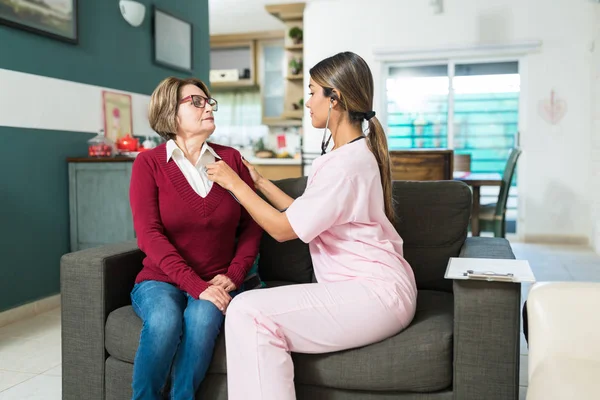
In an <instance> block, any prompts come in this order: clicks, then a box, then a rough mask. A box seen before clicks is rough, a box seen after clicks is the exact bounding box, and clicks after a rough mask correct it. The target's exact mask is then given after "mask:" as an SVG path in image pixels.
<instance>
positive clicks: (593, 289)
mask: <svg viewBox="0 0 600 400" xmlns="http://www.w3.org/2000/svg"><path fill="white" fill-rule="evenodd" d="M599 304H600V283H598V282H545V283H536V284H534V285H533V287H532V288H531V290H530V291H529V296H528V299H527V309H528V317H529V328H530V330H529V340H530V342H529V343H530V346H529V389H528V391H527V398H528V399H530V400H541V399H545V400H551V399H578V400H583V399H597V398H598V393H600V381H599V380H598V377H599V376H600V341H598V337H597V336H596V334H597V332H598V330H599V329H600V314H599V313H598V305H599Z"/></svg>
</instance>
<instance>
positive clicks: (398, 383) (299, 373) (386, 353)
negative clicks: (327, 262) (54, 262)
mask: <svg viewBox="0 0 600 400" xmlns="http://www.w3.org/2000/svg"><path fill="white" fill-rule="evenodd" d="M281 284H284V283H283V282H281ZM267 285H268V283H267ZM258 290H260V289H258ZM452 324H453V297H452V295H451V294H449V293H445V292H436V291H420V292H419V294H418V298H417V313H416V315H415V318H414V320H413V322H412V323H411V325H410V326H409V327H408V328H406V329H405V330H404V331H403V332H401V333H399V334H398V335H396V336H393V337H391V338H389V339H386V340H383V341H381V342H379V343H375V344H372V345H370V346H366V347H362V348H357V349H352V350H346V351H342V352H336V353H330V354H293V355H292V357H293V359H294V365H295V374H296V377H295V380H296V382H298V383H301V384H307V385H316V386H325V387H331V388H344V389H348V390H376V391H383V390H393V391H409V392H431V391H436V390H442V389H444V388H447V387H449V386H450V385H451V384H452V337H453V335H452ZM141 327H142V323H141V320H140V319H139V318H138V317H137V315H136V314H135V312H134V311H133V309H132V308H131V306H126V307H122V308H119V309H117V310H115V311H113V312H112V313H111V314H110V315H109V317H108V320H107V322H106V350H107V351H108V353H109V354H110V355H111V356H112V357H114V358H116V359H119V360H121V361H126V362H129V363H133V360H134V357H135V352H136V351H137V347H138V342H139V335H140V330H141ZM226 365H227V364H226V358H225V335H224V334H223V333H221V334H220V335H219V337H218V339H217V343H216V347H215V351H214V355H213V361H212V363H211V366H210V369H209V371H208V372H209V373H213V374H215V373H216V374H224V373H226V371H227V366H226Z"/></svg>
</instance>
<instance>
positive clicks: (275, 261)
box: [61, 178, 521, 400]
mask: <svg viewBox="0 0 600 400" xmlns="http://www.w3.org/2000/svg"><path fill="white" fill-rule="evenodd" d="M277 184H278V185H279V186H280V187H281V188H282V189H283V190H284V191H286V192H287V193H289V194H290V195H291V196H292V197H297V196H299V195H300V194H301V193H302V192H303V190H304V187H305V185H306V179H305V178H299V179H288V180H283V181H279V182H277ZM394 201H395V207H396V210H397V214H398V222H397V225H396V228H397V230H398V231H399V233H400V235H401V236H402V237H403V239H404V242H405V246H404V250H405V257H406V259H407V260H408V261H409V262H410V264H411V266H412V268H413V269H414V272H415V275H416V279H417V284H418V288H419V294H418V304H417V313H416V316H415V318H414V320H413V322H412V324H411V325H410V326H409V327H408V328H407V329H406V330H404V331H403V332H401V333H400V334H398V335H396V336H394V337H391V338H389V339H387V340H384V341H382V342H379V343H375V344H372V345H370V346H366V347H363V348H358V349H353V350H348V351H342V352H339V353H331V354H321V355H307V354H293V358H294V365H295V382H296V391H297V395H298V399H311V400H320V399H322V400H338V399H344V400H346V399H347V400H354V399H356V400H359V399H360V400H370V399H372V400H387V399H399V400H405V399H415V400H417V399H419V400H425V399H431V400H433V399H457V400H500V399H514V400H517V399H518V389H519V383H518V382H519V324H520V318H519V316H520V315H519V308H520V294H521V290H520V285H519V284H512V283H498V282H485V281H455V282H453V281H449V280H445V279H444V272H445V269H446V266H447V263H448V260H449V258H450V257H458V256H460V257H470V258H514V255H513V253H512V250H511V248H510V245H509V243H508V242H507V241H506V240H504V239H499V238H467V226H468V222H469V215H470V207H471V192H470V190H469V188H468V187H467V186H466V185H464V184H463V183H460V182H455V181H440V182H404V181H403V182H394ZM260 252H261V258H260V266H259V271H260V274H261V277H262V278H263V280H265V281H266V282H267V283H268V284H269V285H270V286H277V285H285V284H300V283H307V282H311V281H312V280H313V279H314V275H313V272H312V264H311V259H310V254H309V252H308V246H307V245H305V244H303V243H302V242H300V241H299V240H295V241H290V242H286V243H277V242H275V241H274V240H273V239H272V238H271V237H269V236H268V235H266V234H265V236H264V238H263V241H262V243H261V249H260ZM142 258H143V254H142V252H141V251H140V250H138V248H137V247H136V244H135V243H133V242H131V243H121V244H114V245H108V246H105V247H102V248H94V249H88V250H83V251H78V252H75V253H70V254H66V255H64V256H63V258H62V260H61V293H62V354H63V363H62V365H63V372H62V379H63V389H62V393H63V399H65V400H82V399H85V400H100V399H111V400H112V399H130V398H131V376H132V371H133V359H134V355H135V352H136V349H137V345H138V340H139V334H140V328H141V325H142V324H141V321H140V319H139V318H138V317H137V316H136V314H135V313H134V312H133V310H132V308H131V306H130V297H129V293H130V291H131V289H132V287H133V283H134V278H135V276H136V274H137V273H138V271H139V270H140V268H141V261H142ZM481 268H482V269H485V261H482V262H481ZM258 290H265V289H258ZM226 370H227V368H226V362H225V343H224V340H223V334H221V336H220V338H219V340H218V342H217V346H216V349H215V353H214V356H213V362H212V365H211V367H210V370H209V373H208V375H207V377H206V379H205V381H204V382H203V384H202V387H201V388H200V390H199V392H198V396H197V398H202V399H211V400H212V399H216V400H224V399H226V398H227V377H226Z"/></svg>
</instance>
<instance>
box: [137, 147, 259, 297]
mask: <svg viewBox="0 0 600 400" xmlns="http://www.w3.org/2000/svg"><path fill="white" fill-rule="evenodd" d="M210 146H211V147H212V148H213V149H214V150H215V151H216V153H217V154H218V155H219V157H221V159H223V161H225V162H226V163H227V164H228V165H229V166H230V167H231V168H232V169H233V170H234V171H236V172H237V173H238V174H239V175H240V176H241V177H242V179H243V180H244V181H245V182H246V183H247V184H248V185H250V187H253V184H252V178H251V177H250V173H249V172H248V169H247V168H246V167H245V166H244V164H243V163H242V160H241V155H240V153H239V152H238V151H237V150H235V149H232V148H230V147H225V146H219V145H216V144H212V143H211V145H210ZM166 153H167V150H166V145H165V144H162V145H160V146H157V147H156V148H154V149H152V150H148V151H145V152H143V153H140V154H139V155H138V156H137V158H136V160H135V161H134V163H133V170H132V173H131V184H130V189H129V198H130V202H131V210H132V213H133V225H134V228H135V232H136V234H137V240H138V246H139V248H140V249H141V250H142V251H143V252H144V253H145V255H146V257H145V259H144V262H143V264H144V267H143V269H142V270H141V271H140V273H139V274H138V276H137V278H136V283H139V282H142V281H145V280H156V281H162V282H168V283H171V284H173V285H175V286H177V287H178V288H179V289H181V290H183V291H186V292H187V293H189V294H190V295H191V296H192V297H194V298H196V299H197V298H198V297H199V296H200V293H202V292H203V291H204V290H205V289H206V288H208V287H209V286H210V284H209V283H208V282H207V281H209V280H211V279H212V278H213V277H214V276H215V275H218V274H225V275H227V276H228V277H229V278H230V279H231V280H232V281H233V283H235V285H236V286H237V287H238V288H239V287H240V286H241V285H242V283H243V282H244V279H245V277H246V274H247V272H248V270H249V269H250V267H251V266H252V264H253V262H254V260H255V258H256V255H257V254H258V247H259V242H260V238H261V235H262V230H261V228H260V227H259V226H258V225H257V224H256V223H255V222H254V221H253V220H252V218H251V217H250V215H249V214H248V212H247V211H246V210H245V209H244V208H243V207H242V206H240V205H239V204H238V203H237V201H236V200H235V199H234V198H233V196H232V195H231V194H230V193H229V192H227V191H226V190H225V189H223V188H222V187H221V186H219V185H218V184H217V183H214V184H213V185H212V188H211V190H210V192H209V193H208V195H207V196H206V197H205V198H202V197H201V196H199V195H198V194H197V193H196V192H195V191H194V189H193V188H192V187H191V186H190V185H189V183H188V181H187V180H186V178H185V176H184V175H183V173H182V172H181V170H180V169H179V167H178V166H177V164H176V163H175V161H174V160H173V159H171V160H169V162H167V154H166ZM236 236H237V237H238V242H237V246H236V242H235V239H236Z"/></svg>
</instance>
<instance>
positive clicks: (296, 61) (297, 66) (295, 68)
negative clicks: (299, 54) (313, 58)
mask: <svg viewBox="0 0 600 400" xmlns="http://www.w3.org/2000/svg"><path fill="white" fill-rule="evenodd" d="M290 71H291V72H292V75H298V74H299V73H300V72H302V59H301V58H292V59H291V60H290Z"/></svg>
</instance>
